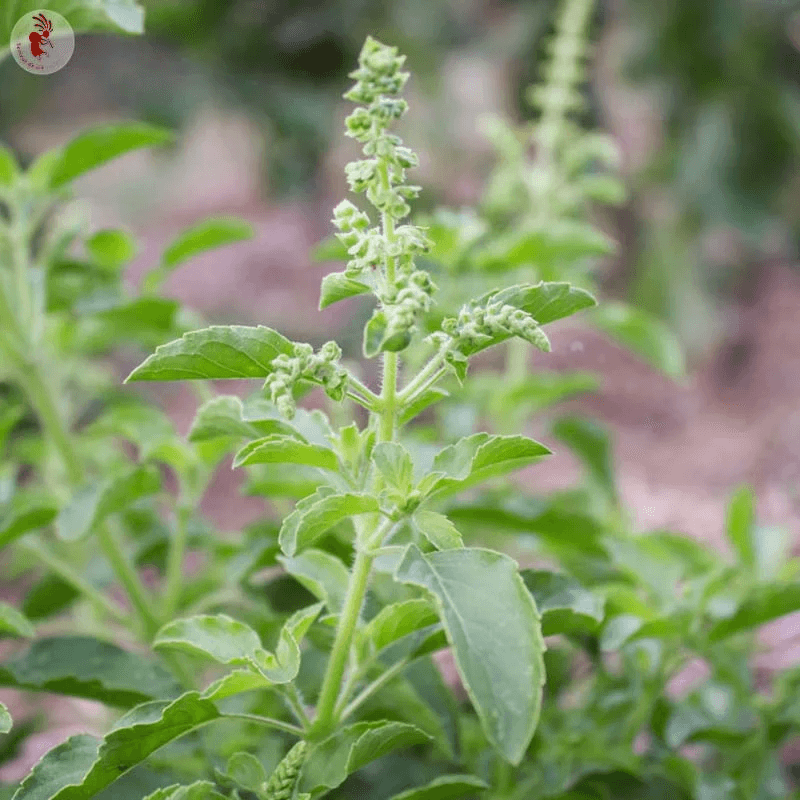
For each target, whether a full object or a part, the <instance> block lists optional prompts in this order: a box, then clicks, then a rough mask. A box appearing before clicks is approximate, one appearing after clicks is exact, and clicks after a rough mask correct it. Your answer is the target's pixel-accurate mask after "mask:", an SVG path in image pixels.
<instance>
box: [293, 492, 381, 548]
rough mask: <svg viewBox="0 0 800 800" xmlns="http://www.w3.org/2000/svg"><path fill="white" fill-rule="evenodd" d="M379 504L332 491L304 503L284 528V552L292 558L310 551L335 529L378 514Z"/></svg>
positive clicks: (370, 497)
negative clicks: (347, 521)
mask: <svg viewBox="0 0 800 800" xmlns="http://www.w3.org/2000/svg"><path fill="white" fill-rule="evenodd" d="M378 510H379V505H378V501H377V499H376V498H375V497H373V496H372V495H368V494H352V493H346V494H333V493H332V490H331V489H330V488H328V487H322V488H321V489H318V490H317V491H316V492H315V493H314V494H313V495H310V496H309V497H306V498H304V499H303V500H301V501H300V502H299V503H298V504H297V506H296V507H295V510H294V511H292V513H291V514H289V515H288V516H287V517H286V518H285V519H284V520H283V524H282V525H281V530H280V534H279V537H278V538H279V541H280V545H281V550H283V552H284V553H285V554H286V555H287V556H289V557H292V556H294V555H295V553H298V552H300V551H301V550H305V549H306V548H307V547H310V546H311V545H312V544H313V543H314V542H315V541H316V540H317V539H318V538H319V537H320V536H322V534H323V533H325V532H326V531H328V530H330V529H331V528H332V527H333V526H334V525H336V524H337V523H339V522H341V521H342V520H344V519H347V518H349V517H351V516H354V515H356V514H369V513H375V512H377V511H378Z"/></svg>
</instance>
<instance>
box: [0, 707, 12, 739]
mask: <svg viewBox="0 0 800 800" xmlns="http://www.w3.org/2000/svg"><path fill="white" fill-rule="evenodd" d="M13 724H14V722H13V720H12V719H11V714H9V713H8V709H7V708H6V707H5V705H3V703H0V733H8V732H9V731H10V730H11V727H12V725H13Z"/></svg>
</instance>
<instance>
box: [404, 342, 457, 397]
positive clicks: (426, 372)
mask: <svg viewBox="0 0 800 800" xmlns="http://www.w3.org/2000/svg"><path fill="white" fill-rule="evenodd" d="M444 357H445V351H444V350H440V351H439V352H438V353H437V354H436V355H435V356H434V357H433V358H432V359H431V360H430V361H429V362H428V363H427V364H426V365H425V367H424V368H423V369H422V371H421V372H419V373H418V374H417V376H416V377H415V378H414V379H413V380H412V381H409V383H408V384H407V385H406V386H405V387H403V390H402V391H401V392H400V393H399V394H398V395H397V402H398V403H399V404H400V406H401V407H402V406H408V405H410V404H411V402H413V401H414V400H416V399H417V397H419V395H421V394H422V393H423V392H424V391H425V390H427V389H429V388H430V387H431V386H432V385H433V384H434V383H435V382H436V381H437V380H438V379H439V377H440V375H441V374H442V373H443V371H444V370H443V364H444Z"/></svg>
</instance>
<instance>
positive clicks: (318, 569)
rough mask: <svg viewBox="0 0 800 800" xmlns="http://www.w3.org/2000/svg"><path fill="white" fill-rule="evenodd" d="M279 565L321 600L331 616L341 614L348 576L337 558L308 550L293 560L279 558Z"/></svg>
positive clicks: (320, 551) (345, 568)
mask: <svg viewBox="0 0 800 800" xmlns="http://www.w3.org/2000/svg"><path fill="white" fill-rule="evenodd" d="M278 561H280V563H281V564H283V566H284V568H285V569H286V571H287V572H288V573H289V574H290V575H293V576H294V577H295V578H296V579H297V581H298V582H299V583H301V584H302V585H303V586H305V587H306V589H308V591H309V592H311V593H312V594H313V595H314V596H315V597H317V598H318V599H319V600H322V601H323V602H324V603H325V605H326V606H327V607H328V611H330V613H331V614H339V613H340V612H341V610H342V607H343V606H344V598H345V595H346V594H347V585H348V583H349V580H350V573H349V572H348V571H347V567H345V565H344V564H342V562H341V561H340V560H339V559H338V558H336V556H333V555H331V554H330V553H326V552H324V551H323V550H314V549H308V550H304V551H303V552H302V553H300V554H299V555H296V556H294V557H293V558H286V557H284V556H278Z"/></svg>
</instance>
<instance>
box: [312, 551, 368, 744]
mask: <svg viewBox="0 0 800 800" xmlns="http://www.w3.org/2000/svg"><path fill="white" fill-rule="evenodd" d="M371 568H372V557H371V556H368V555H367V554H366V553H364V552H363V551H361V550H359V551H358V552H357V553H356V560H355V563H354V564H353V572H352V574H351V576H350V584H349V586H348V587H347V596H346V597H345V601H344V609H343V610H342V615H341V617H340V618H339V627H338V628H337V630H336V639H335V640H334V643H333V650H332V651H331V657H330V659H329V660H328V667H327V669H326V671H325V678H324V680H323V682H322V689H321V690H320V695H319V701H318V702H317V718H316V720H315V721H314V725H313V727H312V730H313V732H314V734H315V735H316V736H319V737H320V738H324V736H326V735H327V734H328V733H330V731H331V729H332V727H333V724H334V710H335V708H336V700H337V698H338V695H339V689H340V688H341V684H342V675H343V674H344V668H345V665H346V663H347V656H348V654H349V653H350V645H351V643H352V640H353V634H354V633H355V629H356V623H357V622H358V615H359V614H360V613H361V604H362V603H363V601H364V595H365V594H366V591H367V583H368V582H369V572H370V569H371Z"/></svg>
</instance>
